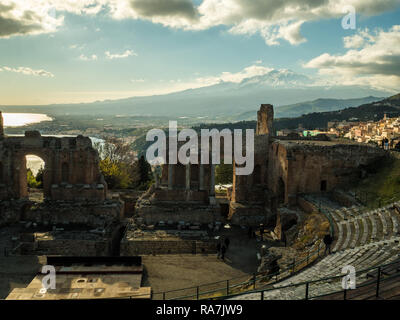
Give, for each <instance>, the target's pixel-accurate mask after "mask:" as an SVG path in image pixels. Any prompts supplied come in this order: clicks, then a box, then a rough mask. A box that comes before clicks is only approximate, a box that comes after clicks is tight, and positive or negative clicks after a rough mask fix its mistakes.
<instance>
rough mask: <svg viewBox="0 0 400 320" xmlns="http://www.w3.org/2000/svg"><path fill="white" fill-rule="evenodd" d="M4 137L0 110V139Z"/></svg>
mask: <svg viewBox="0 0 400 320" xmlns="http://www.w3.org/2000/svg"><path fill="white" fill-rule="evenodd" d="M3 137H4V129H3V115H2V114H1V111H0V139H2V138H3Z"/></svg>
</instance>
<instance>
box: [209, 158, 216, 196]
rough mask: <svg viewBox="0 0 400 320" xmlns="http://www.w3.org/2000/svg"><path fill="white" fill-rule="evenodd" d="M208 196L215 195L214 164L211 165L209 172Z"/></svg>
mask: <svg viewBox="0 0 400 320" xmlns="http://www.w3.org/2000/svg"><path fill="white" fill-rule="evenodd" d="M210 176H211V179H210V196H211V197H214V196H215V164H212V165H211V173H210Z"/></svg>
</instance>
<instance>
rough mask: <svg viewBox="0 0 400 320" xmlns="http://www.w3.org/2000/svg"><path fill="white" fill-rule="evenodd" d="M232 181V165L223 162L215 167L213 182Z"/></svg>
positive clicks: (226, 182) (224, 182)
mask: <svg viewBox="0 0 400 320" xmlns="http://www.w3.org/2000/svg"><path fill="white" fill-rule="evenodd" d="M232 182H233V165H232V164H224V163H223V162H222V163H221V164H219V165H217V166H216V167H215V183H216V184H230V183H232Z"/></svg>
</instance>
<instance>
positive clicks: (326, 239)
mask: <svg viewBox="0 0 400 320" xmlns="http://www.w3.org/2000/svg"><path fill="white" fill-rule="evenodd" d="M332 242H333V239H332V237H331V235H330V233H327V234H326V235H325V237H324V244H325V251H324V254H326V251H328V252H329V254H331V244H332Z"/></svg>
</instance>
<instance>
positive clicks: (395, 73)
mask: <svg viewBox="0 0 400 320" xmlns="http://www.w3.org/2000/svg"><path fill="white" fill-rule="evenodd" d="M344 46H345V47H346V48H348V49H349V50H348V51H347V52H346V53H344V54H342V55H331V54H329V53H324V54H322V55H320V56H318V57H316V58H314V59H312V60H311V61H309V62H307V63H306V64H304V67H306V68H316V69H318V71H319V73H320V74H321V75H324V76H329V77H334V78H335V79H336V81H339V82H340V83H342V84H347V85H352V84H360V85H369V86H371V87H373V88H377V89H381V90H389V91H393V92H394V91H398V89H399V88H400V25H395V26H393V27H391V28H390V29H389V30H388V31H384V30H381V29H379V30H376V31H375V32H374V33H373V34H372V33H369V32H368V30H361V31H359V32H358V33H357V34H356V35H354V36H353V37H350V38H349V37H347V38H345V39H344Z"/></svg>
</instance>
